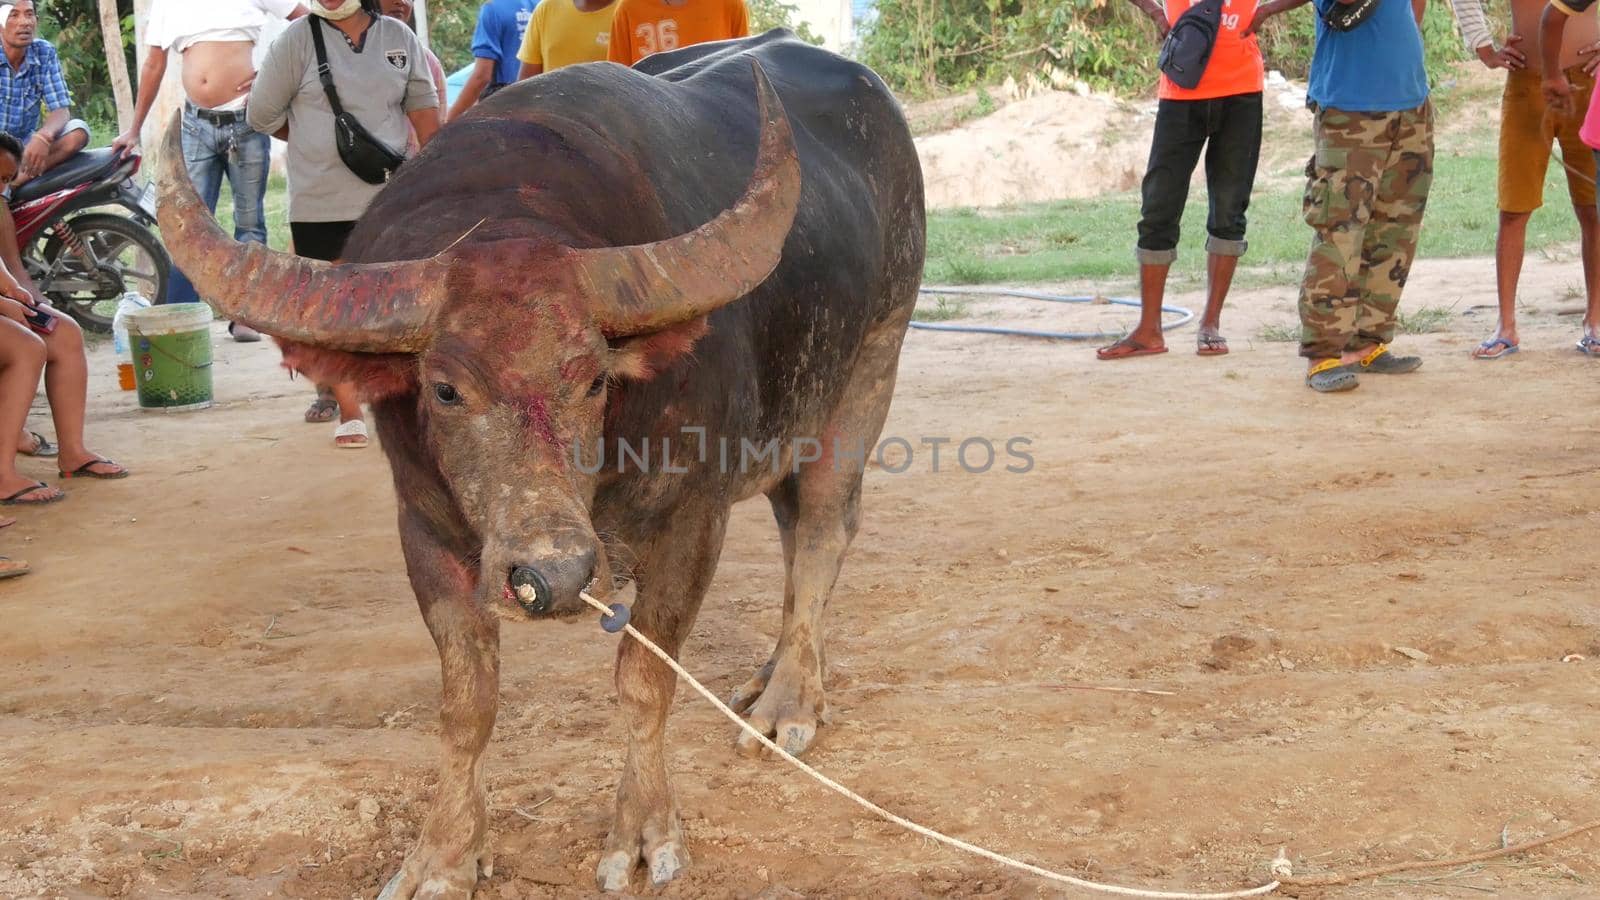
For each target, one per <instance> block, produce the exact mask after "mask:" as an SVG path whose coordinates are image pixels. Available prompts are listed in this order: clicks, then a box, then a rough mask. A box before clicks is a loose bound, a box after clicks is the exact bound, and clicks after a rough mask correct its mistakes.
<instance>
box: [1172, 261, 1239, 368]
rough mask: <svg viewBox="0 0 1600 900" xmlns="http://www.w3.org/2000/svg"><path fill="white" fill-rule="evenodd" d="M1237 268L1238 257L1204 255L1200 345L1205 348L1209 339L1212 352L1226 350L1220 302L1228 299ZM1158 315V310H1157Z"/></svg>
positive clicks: (1223, 351) (1218, 352)
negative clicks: (1204, 292)
mask: <svg viewBox="0 0 1600 900" xmlns="http://www.w3.org/2000/svg"><path fill="white" fill-rule="evenodd" d="M1237 268H1239V257H1237V256H1225V255H1223V254H1220V253H1210V254H1207V255H1206V308H1205V311H1204V312H1202V313H1201V314H1200V333H1199V338H1200V345H1201V349H1202V351H1203V350H1205V349H1206V343H1207V341H1208V340H1209V341H1210V342H1211V345H1212V352H1213V353H1217V354H1219V355H1220V353H1225V352H1227V347H1228V345H1227V342H1226V341H1224V340H1223V339H1222V304H1223V302H1224V301H1226V300H1227V299H1228V289H1229V288H1231V287H1233V273H1234V270H1235V269H1237ZM1157 315H1160V311H1159V310H1158V311H1157Z"/></svg>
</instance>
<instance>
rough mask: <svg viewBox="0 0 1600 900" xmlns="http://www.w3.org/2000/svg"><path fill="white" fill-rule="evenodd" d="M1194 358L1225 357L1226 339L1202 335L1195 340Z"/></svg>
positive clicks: (1218, 336)
mask: <svg viewBox="0 0 1600 900" xmlns="http://www.w3.org/2000/svg"><path fill="white" fill-rule="evenodd" d="M1194 353H1195V355H1196V356H1227V355H1228V339H1227V338H1225V337H1223V336H1222V335H1220V334H1202V335H1200V336H1199V337H1198V338H1196V339H1195V351H1194Z"/></svg>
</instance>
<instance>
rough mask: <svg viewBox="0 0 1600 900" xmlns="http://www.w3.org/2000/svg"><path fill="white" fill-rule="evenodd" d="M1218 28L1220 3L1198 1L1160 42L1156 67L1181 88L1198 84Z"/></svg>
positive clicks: (1184, 12) (1220, 14) (1179, 18)
mask: <svg viewBox="0 0 1600 900" xmlns="http://www.w3.org/2000/svg"><path fill="white" fill-rule="evenodd" d="M1221 28H1222V0H1200V2H1198V3H1196V4H1195V5H1193V6H1191V7H1189V8H1188V9H1186V10H1184V11H1183V15H1181V16H1179V17H1178V21H1176V22H1173V23H1172V30H1170V31H1168V32H1167V39H1166V40H1164V41H1162V42H1161V55H1160V56H1158V57H1156V66H1157V67H1158V68H1160V69H1161V71H1162V73H1163V74H1165V75H1166V76H1167V77H1168V78H1170V79H1172V83H1173V84H1175V85H1177V86H1178V87H1181V88H1188V89H1192V88H1194V87H1195V86H1197V85H1198V84H1200V78H1201V76H1203V75H1205V73H1206V63H1208V62H1210V61H1211V51H1212V49H1213V48H1215V47H1216V45H1217V31H1218V30H1220V29H1221Z"/></svg>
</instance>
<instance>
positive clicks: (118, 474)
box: [61, 457, 128, 481]
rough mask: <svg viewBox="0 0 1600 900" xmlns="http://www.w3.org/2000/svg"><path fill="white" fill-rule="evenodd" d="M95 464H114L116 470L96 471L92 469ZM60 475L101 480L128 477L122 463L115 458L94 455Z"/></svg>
mask: <svg viewBox="0 0 1600 900" xmlns="http://www.w3.org/2000/svg"><path fill="white" fill-rule="evenodd" d="M95 466H116V467H117V471H115V472H96V471H94V467H95ZM61 477H62V478H98V479H100V480H101V481H116V480H117V479H119V478H127V477H128V470H127V469H125V468H123V467H122V464H121V463H118V462H116V461H115V460H110V459H100V458H98V457H96V458H95V459H91V460H89V461H88V462H86V463H84V464H83V465H81V466H79V467H77V468H76V469H73V470H72V471H71V472H62V473H61Z"/></svg>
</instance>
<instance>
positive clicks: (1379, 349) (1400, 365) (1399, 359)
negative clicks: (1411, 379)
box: [1361, 344, 1422, 375]
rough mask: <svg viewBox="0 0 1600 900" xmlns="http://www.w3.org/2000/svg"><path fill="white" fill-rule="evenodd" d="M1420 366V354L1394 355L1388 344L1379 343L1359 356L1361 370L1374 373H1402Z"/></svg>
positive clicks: (1413, 370)
mask: <svg viewBox="0 0 1600 900" xmlns="http://www.w3.org/2000/svg"><path fill="white" fill-rule="evenodd" d="M1420 368H1422V357H1420V356H1395V355H1394V354H1393V353H1390V352H1389V345H1388V344H1379V345H1378V346H1376V347H1373V348H1372V351H1371V352H1369V353H1368V354H1367V355H1366V356H1363V357H1361V371H1362V372H1371V373H1372V374H1374V375H1404V374H1406V373H1407V372H1415V371H1416V370H1418V369H1420Z"/></svg>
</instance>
